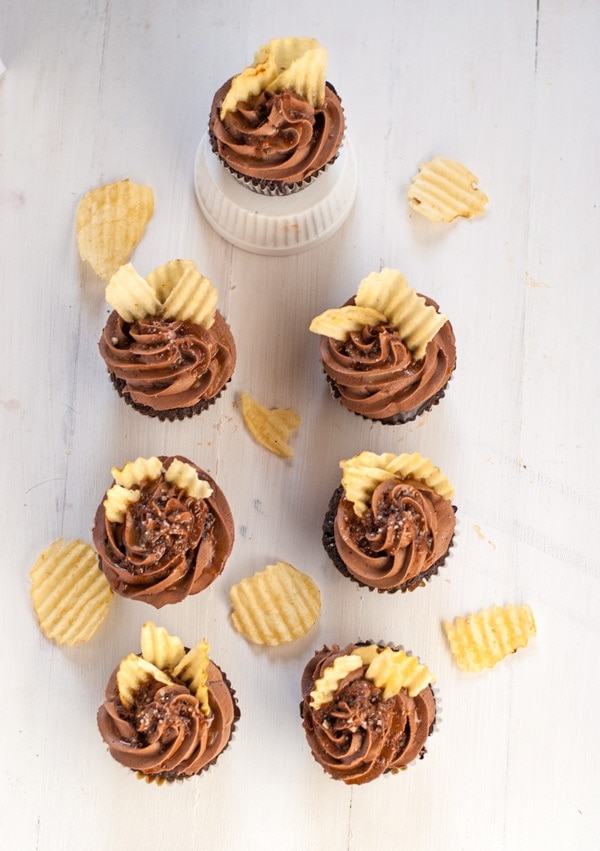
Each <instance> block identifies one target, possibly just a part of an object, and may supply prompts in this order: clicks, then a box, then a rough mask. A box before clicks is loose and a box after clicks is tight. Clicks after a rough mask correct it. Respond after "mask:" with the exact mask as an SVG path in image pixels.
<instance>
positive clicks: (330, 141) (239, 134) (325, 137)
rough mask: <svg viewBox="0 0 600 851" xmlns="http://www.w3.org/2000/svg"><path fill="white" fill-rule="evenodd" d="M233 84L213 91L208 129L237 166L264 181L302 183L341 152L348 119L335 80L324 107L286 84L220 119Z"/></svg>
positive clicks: (226, 159) (229, 163)
mask: <svg viewBox="0 0 600 851" xmlns="http://www.w3.org/2000/svg"><path fill="white" fill-rule="evenodd" d="M230 86H231V80H228V81H227V82H226V83H225V84H224V85H223V86H221V88H220V89H219V90H218V91H217V93H216V94H215V96H214V99H213V103H212V107H211V113H210V121H209V130H210V136H211V143H212V145H213V149H214V150H215V151H216V152H217V153H218V155H219V157H220V158H221V160H222V161H223V162H224V164H225V165H227V166H228V167H230V168H231V169H233V170H234V171H237V172H239V173H240V174H242V175H244V176H246V177H249V178H253V179H256V180H260V181H263V180H264V181H282V182H285V183H299V182H302V181H303V180H305V179H306V178H307V177H308V176H310V175H314V174H315V173H316V172H318V171H319V170H320V169H321V168H323V167H324V166H325V165H326V164H328V163H329V162H332V161H333V159H334V158H335V157H336V156H337V153H338V150H339V147H340V144H341V141H342V138H343V136H344V129H345V121H344V111H343V109H342V104H341V101H340V99H339V97H338V96H337V93H336V91H335V89H334V88H333V86H331V85H330V84H327V86H326V87H325V103H324V104H323V106H322V107H313V106H311V105H310V103H308V101H306V100H305V99H304V98H302V97H300V95H297V94H296V93H295V92H293V91H292V90H291V89H283V91H281V92H276V93H273V94H270V93H267V92H260V93H259V94H258V95H254V96H252V97H251V98H249V99H248V100H247V101H240V102H239V103H238V105H237V109H236V110H235V111H234V112H228V113H227V114H226V115H225V118H224V119H223V120H221V117H220V109H221V105H222V103H223V99H224V97H225V95H226V94H227V92H228V91H229V88H230Z"/></svg>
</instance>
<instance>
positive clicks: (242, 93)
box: [220, 37, 327, 121]
mask: <svg viewBox="0 0 600 851" xmlns="http://www.w3.org/2000/svg"><path fill="white" fill-rule="evenodd" d="M326 76H327V51H326V50H325V49H324V48H323V47H321V45H320V44H319V42H318V41H317V40H316V39H314V38H294V37H289V38H273V39H271V41H269V42H268V43H267V44H264V45H263V46H262V47H260V48H259V49H258V50H257V51H256V53H255V55H254V63H253V64H252V65H250V66H248V67H247V68H244V70H243V71H242V72H241V73H239V74H236V76H235V77H234V78H233V80H232V81H231V86H230V88H229V91H228V92H227V94H226V95H225V98H224V99H223V103H222V104H221V112H220V115H221V121H222V120H223V119H224V118H225V116H226V114H227V113H228V112H235V111H236V109H237V105H238V103H241V102H245V101H247V100H248V99H249V98H250V97H252V96H253V95H257V94H259V93H260V92H263V91H269V92H277V91H281V90H282V89H283V88H290V89H293V90H294V91H295V92H296V93H297V94H299V95H300V96H301V97H303V98H305V99H306V100H307V101H308V102H309V103H310V104H311V105H312V106H322V105H323V103H324V102H325V82H326Z"/></svg>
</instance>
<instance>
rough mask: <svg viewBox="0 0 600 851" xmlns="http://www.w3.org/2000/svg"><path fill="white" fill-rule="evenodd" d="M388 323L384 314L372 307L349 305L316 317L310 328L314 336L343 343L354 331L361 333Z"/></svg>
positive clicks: (326, 311) (335, 308)
mask: <svg viewBox="0 0 600 851" xmlns="http://www.w3.org/2000/svg"><path fill="white" fill-rule="evenodd" d="M381 322H387V318H386V316H385V314H384V313H381V311H379V310H374V309H373V308H372V307H359V306H358V305H354V304H347V305H345V306H344V307H334V308H331V309H330V310H325V311H324V312H323V313H320V314H319V316H315V318H314V319H313V321H312V322H311V323H310V326H309V328H308V330H309V331H312V332H313V334H322V335H323V336H324V337H331V338H332V339H333V340H339V341H340V342H343V341H344V340H347V339H348V336H349V335H350V334H351V333H352V332H353V331H360V330H361V329H362V328H365V327H366V326H369V325H379V324H380V323H381Z"/></svg>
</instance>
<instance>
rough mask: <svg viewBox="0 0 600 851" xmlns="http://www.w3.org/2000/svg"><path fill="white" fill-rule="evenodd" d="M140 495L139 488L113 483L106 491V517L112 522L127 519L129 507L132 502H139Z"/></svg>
mask: <svg viewBox="0 0 600 851" xmlns="http://www.w3.org/2000/svg"><path fill="white" fill-rule="evenodd" d="M140 496H141V492H140V491H139V489H135V490H133V489H132V488H124V487H122V486H121V485H113V486H112V487H111V488H109V489H108V490H107V491H106V498H105V500H104V502H103V503H102V505H103V506H104V511H105V513H106V519H107V520H108V521H109V522H110V523H122V522H123V521H124V520H125V515H126V514H127V509H128V508H129V506H130V505H132V503H134V502H138V501H139V498H140Z"/></svg>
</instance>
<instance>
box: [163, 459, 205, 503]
mask: <svg viewBox="0 0 600 851" xmlns="http://www.w3.org/2000/svg"><path fill="white" fill-rule="evenodd" d="M165 481H167V482H169V483H170V484H173V485H176V487H178V488H181V489H182V490H184V491H185V492H186V493H187V495H188V496H191V497H193V499H208V497H209V496H212V492H213V489H212V488H211V486H210V485H209V483H208V482H207V481H206V480H205V479H201V478H200V476H199V475H198V471H197V470H196V469H195V468H194V467H192V466H191V464H186V463H185V461H181V459H179V458H174V459H173V460H172V461H171V463H170V464H169V467H168V469H167V470H166V472H165Z"/></svg>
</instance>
